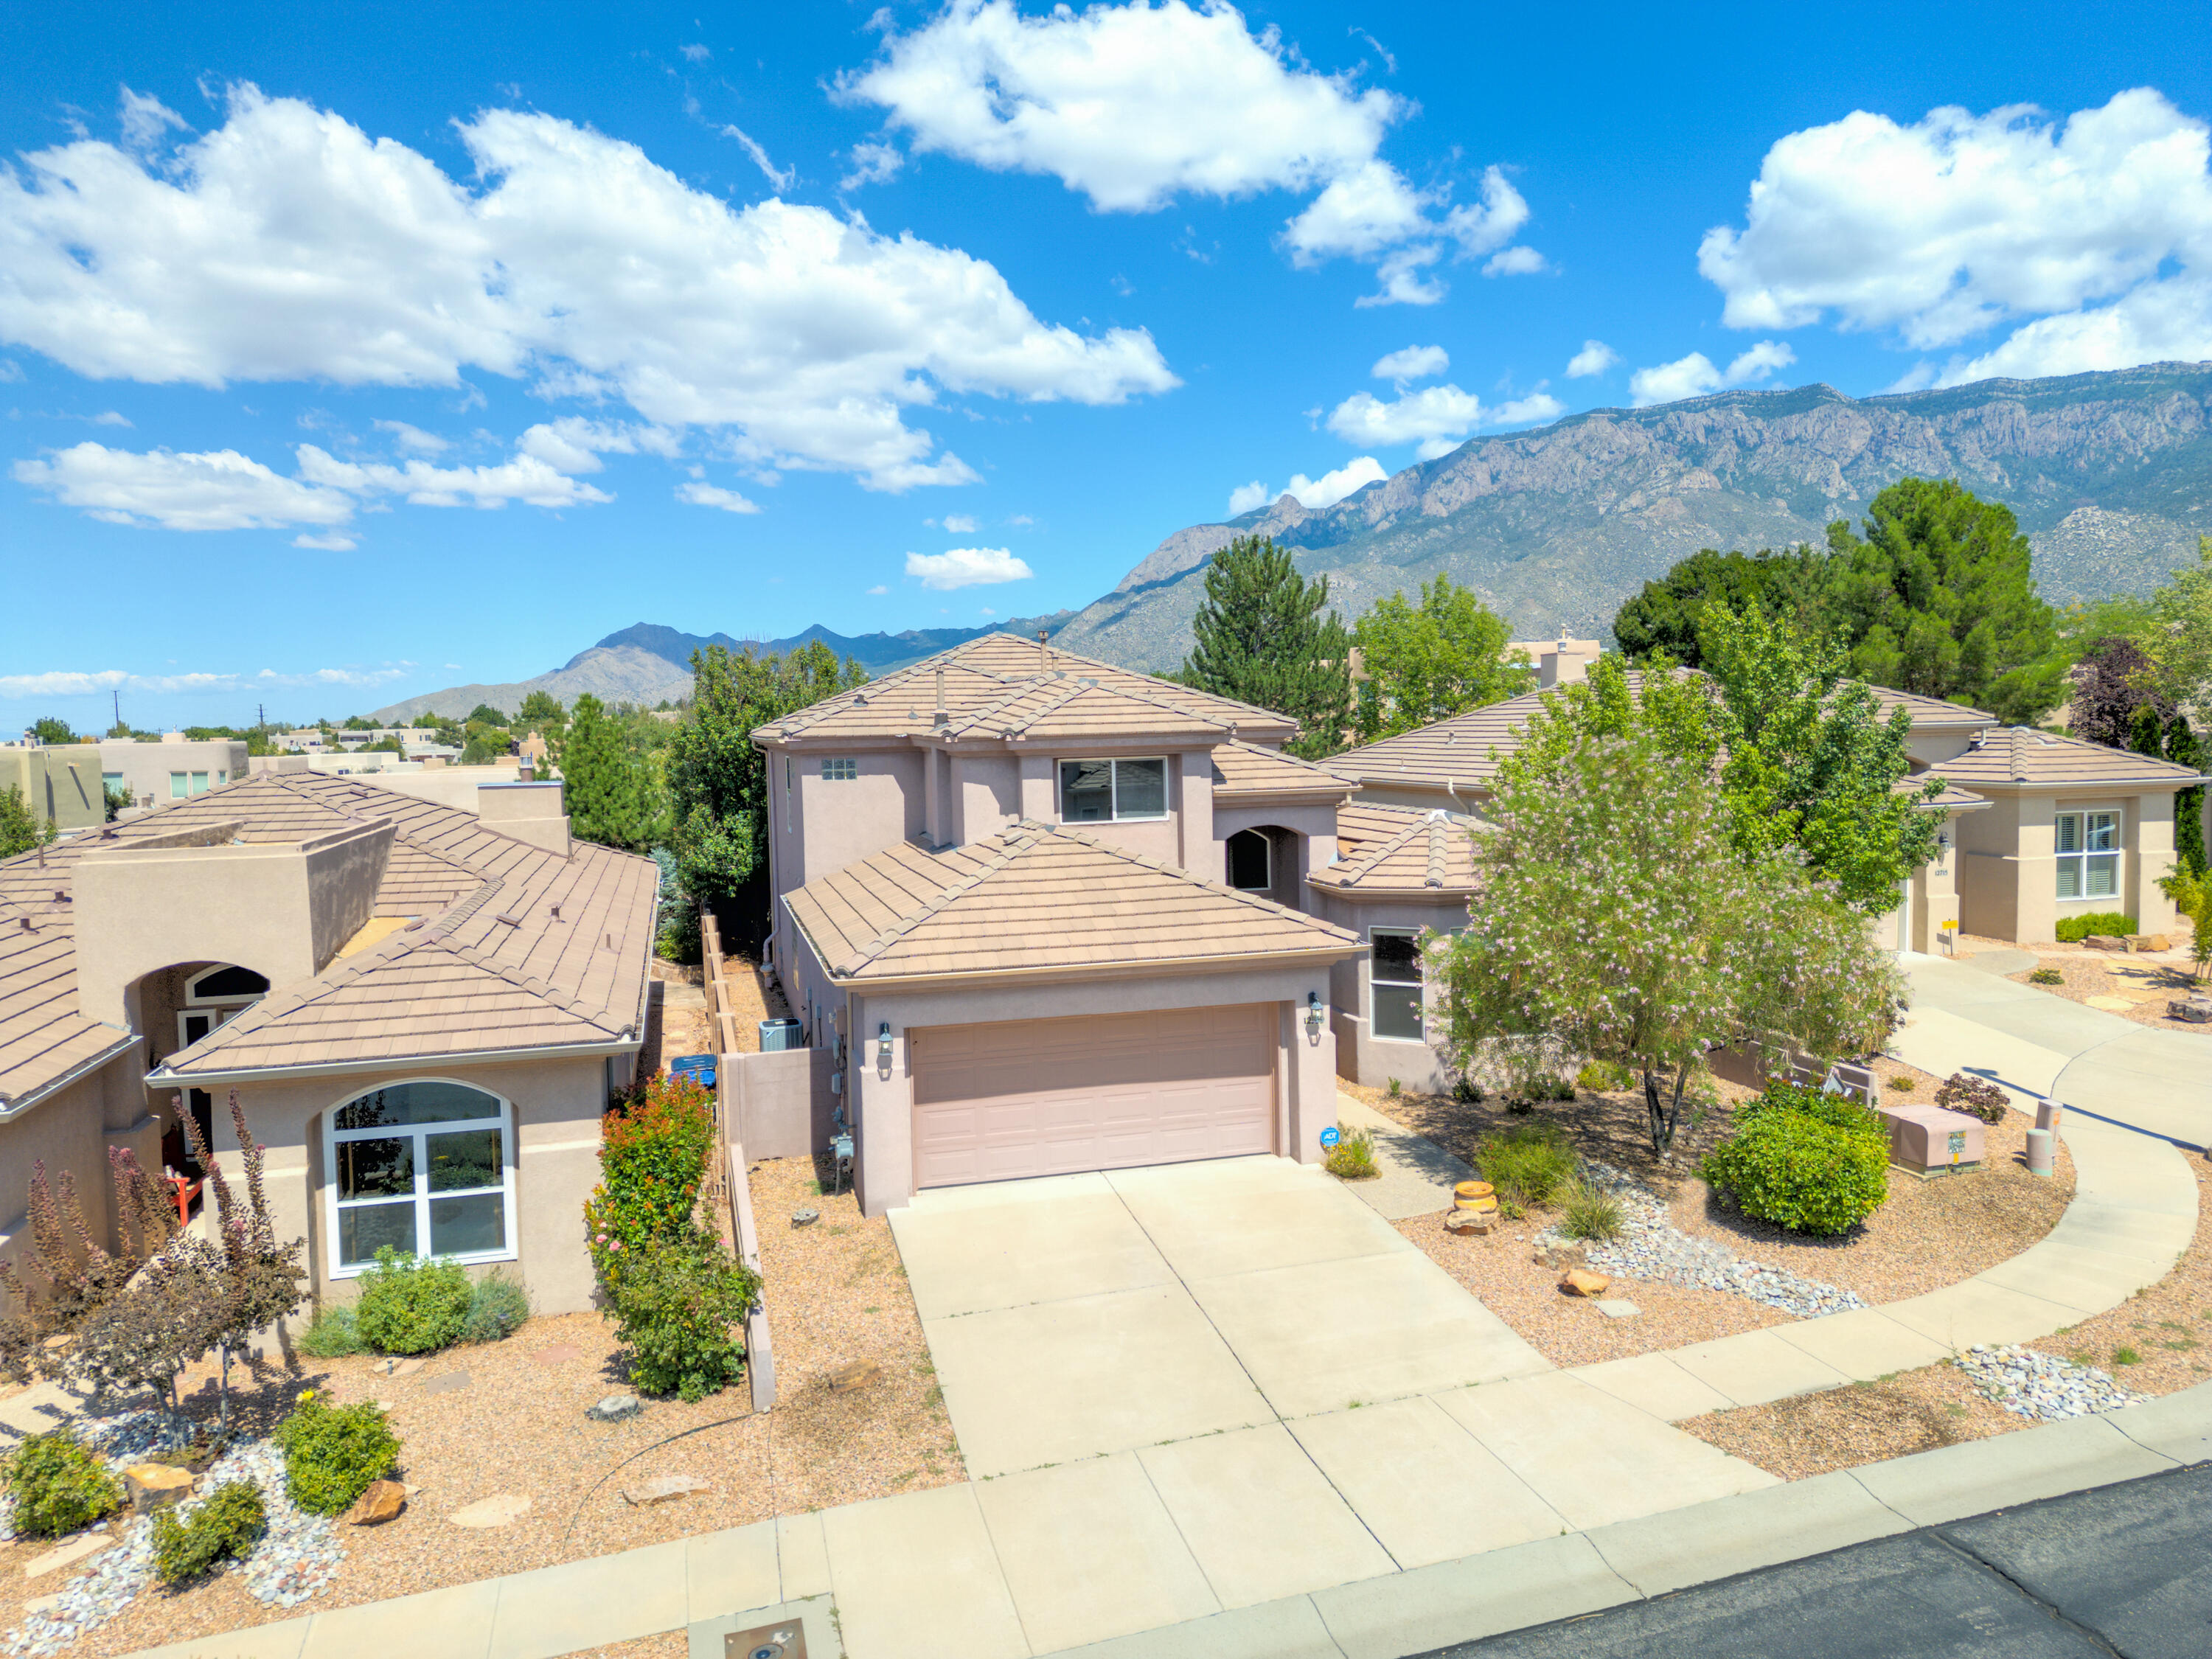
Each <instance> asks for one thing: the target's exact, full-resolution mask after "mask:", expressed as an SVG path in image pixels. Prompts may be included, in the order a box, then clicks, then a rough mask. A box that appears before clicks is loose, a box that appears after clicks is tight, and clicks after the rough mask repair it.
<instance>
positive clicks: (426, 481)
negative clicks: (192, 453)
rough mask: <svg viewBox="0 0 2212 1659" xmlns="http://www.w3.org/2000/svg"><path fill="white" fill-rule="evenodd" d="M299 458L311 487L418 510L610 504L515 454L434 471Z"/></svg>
mask: <svg viewBox="0 0 2212 1659" xmlns="http://www.w3.org/2000/svg"><path fill="white" fill-rule="evenodd" d="M299 458H300V476H301V477H302V478H303V479H305V480H306V481H307V483H310V484H321V485H324V486H326V487H328V488H330V489H342V490H344V491H345V492H346V493H348V494H349V495H356V496H376V495H400V496H404V497H405V498H406V499H407V500H408V501H410V502H412V503H413V504H414V505H415V506H416V507H464V506H467V507H486V508H491V507H505V506H506V505H507V503H508V502H509V501H523V502H526V503H527V504H528V505H530V506H532V507H586V506H595V505H598V504H599V503H601V502H605V501H612V500H613V499H614V497H613V496H611V495H607V494H606V493H605V491H603V490H599V489H594V488H592V486H591V485H590V484H587V483H577V482H576V480H575V479H574V478H572V477H569V476H568V474H567V473H565V472H562V471H559V470H557V469H556V468H555V467H554V466H553V465H550V463H548V462H546V461H544V460H541V459H538V457H537V456H535V455H527V454H518V455H515V456H513V458H511V459H507V460H505V461H502V462H501V463H500V464H499V465H496V466H433V465H431V464H430V463H429V462H428V461H409V462H407V463H406V464H405V465H401V466H392V465H388V464H386V463H384V462H380V461H373V462H368V463H366V464H363V463H361V462H357V461H342V460H340V459H337V457H336V456H335V455H331V454H329V453H326V452H325V451H323V450H321V449H318V448H317V447H315V446H314V445H313V444H301V446H300V449H299Z"/></svg>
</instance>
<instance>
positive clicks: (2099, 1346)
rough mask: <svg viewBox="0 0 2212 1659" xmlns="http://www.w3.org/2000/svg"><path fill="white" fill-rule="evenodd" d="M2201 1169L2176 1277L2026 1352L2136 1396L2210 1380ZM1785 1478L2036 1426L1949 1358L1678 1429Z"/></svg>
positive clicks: (2209, 1288)
mask: <svg viewBox="0 0 2212 1659" xmlns="http://www.w3.org/2000/svg"><path fill="white" fill-rule="evenodd" d="M2193 1161H2194V1162H2195V1164H2196V1166H2197V1179H2198V1181H2199V1182H2200V1183H2203V1184H2201V1185H2200V1186H2199V1188H2198V1193H2197V1198H2198V1209H2197V1236H2196V1238H2195V1239H2194V1240H2193V1241H2192V1242H2191V1245H2190V1247H2189V1249H2188V1250H2187V1251H2185V1253H2184V1254H2183V1255H2182V1258H2181V1261H2180V1262H2179V1265H2178V1266H2176V1267H2175V1268H2174V1270H2173V1272H2172V1273H2169V1274H2168V1275H2167V1276H2166V1278H2164V1279H2160V1281H2159V1282H2158V1283H2157V1284H2155V1285H2152V1286H2151V1287H2150V1288H2149V1289H2148V1290H2146V1291H2140V1292H2139V1293H2137V1294H2136V1296H2134V1297H2130V1299H2129V1300H2127V1301H2125V1302H2124V1303H2122V1304H2120V1305H2119V1306H2118V1307H2117V1308H2114V1309H2112V1310H2110V1311H2109V1312H2106V1313H2101V1314H2099V1315H2098V1316H2096V1317H2095V1318H2093V1319H2087V1320H2084V1321H2083V1322H2081V1324H2079V1325H2075V1326H2074V1327H2072V1328H2069V1329H2067V1330H2063V1331H2058V1332H2054V1333H2053V1334H2051V1335H2050V1336H2047V1337H2044V1338H2042V1339H2041V1340H2038V1341H2034V1342H2030V1343H2027V1344H2026V1345H2024V1346H2027V1347H2031V1348H2035V1349H2039V1350H2040V1351H2042V1352H2045V1353H2048V1354H2052V1355H2056V1356H2057V1357H2058V1358H2063V1359H2079V1360H2081V1361H2084V1362H2086V1363H2087V1364H2093V1365H2096V1366H2098V1367H2099V1368H2100V1369H2102V1370H2107V1371H2110V1372H2111V1373H2112V1376H2114V1377H2116V1378H2117V1379H2118V1381H2119V1383H2121V1384H2122V1386H2124V1387H2125V1388H2130V1389H2135V1390H2136V1392H2137V1393H2139V1394H2148V1395H2164V1394H2172V1393H2174V1392H2176V1391H2177V1390H2179V1389H2188V1388H2194V1387H2196V1386H2197V1384H2198V1383H2203V1382H2207V1381H2212V1165H2207V1164H2205V1163H2204V1162H2203V1160H2202V1159H2196V1160H2193ZM1680 1426H1681V1427H1682V1428H1683V1429H1685V1430H1686V1431H1688V1432H1690V1433H1692V1434H1694V1435H1696V1436H1697V1437H1699V1439H1700V1440H1704V1441H1707V1442H1709V1443H1711V1444H1713V1445H1716V1446H1718V1447H1720V1448H1721V1449H1723V1451H1730V1452H1734V1453H1735V1454H1736V1455H1738V1456H1740V1457H1742V1458H1745V1459H1747V1460H1748V1461H1749V1462H1753V1463H1756V1464H1758V1465H1759V1468H1763V1469H1765V1470H1766V1471H1767V1472H1768V1473H1770V1474H1777V1475H1780V1476H1782V1477H1784V1479H1786V1480H1798V1479H1801V1478H1802V1477H1803V1476H1806V1475H1811V1474H1826V1473H1827V1472H1828V1471H1830V1470H1832V1469H1844V1468H1852V1467H1853V1466H1854V1465H1857V1464H1860V1463H1871V1462H1877V1461H1879V1460H1881V1459H1882V1458H1885V1457H1899V1456H1902V1455H1905V1453H1907V1452H1913V1451H1926V1450H1929V1449H1932V1448H1934V1447H1936V1446H1942V1445H1948V1444H1950V1443H1953V1442H1954V1441H1960V1440H1980V1439H1984V1438H1986V1437H1989V1436H1990V1435H1996V1434H2009V1433H2011V1432H2012V1431H2014V1430H2015V1429H2026V1428H2033V1427H2034V1426H2035V1424H2034V1422H2033V1420H2032V1419H2028V1418H2025V1417H2015V1416H2014V1415H2013V1414H2012V1413H2010V1412H2007V1411H2002V1410H2000V1409H1999V1408H1998V1407H1996V1406H1995V1405H1993V1404H1991V1403H1990V1401H1988V1400H1987V1399H1986V1398H1985V1397H1984V1395H1982V1394H1981V1393H1980V1391H1979V1390H1978V1389H1975V1388H1974V1387H1973V1385H1972V1383H1969V1382H1967V1380H1966V1376H1965V1374H1964V1373H1962V1372H1961V1371H1960V1370H1958V1369H1957V1367H1955V1366H1954V1365H1952V1364H1949V1363H1948V1362H1943V1363H1940V1364H1934V1365H1928V1366H1923V1367H1922V1368H1921V1369H1920V1370H1915V1371H1906V1372H1904V1373H1902V1374H1901V1375H1899V1376H1894V1377H1891V1378H1887V1379H1886V1380H1884V1381H1881V1382H1878V1383H1861V1384H1859V1385H1857V1387H1854V1388H1849V1389H1834V1390H1832V1391H1831V1392H1829V1393H1826V1394H1817V1395H1799V1396H1797V1397H1796V1398H1795V1399H1792V1400H1781V1401H1775V1402H1774V1403H1773V1404H1771V1405H1766V1406H1746V1407H1741V1408H1739V1409H1737V1410H1735V1411H1727V1412H1713V1413H1709V1414H1708V1415H1706V1416H1704V1417H1698V1418H1692V1419H1690V1420H1688V1421H1687V1422H1685V1423H1683V1424H1682V1425H1680Z"/></svg>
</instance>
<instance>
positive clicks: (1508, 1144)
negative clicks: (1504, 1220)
mask: <svg viewBox="0 0 2212 1659" xmlns="http://www.w3.org/2000/svg"><path fill="white" fill-rule="evenodd" d="M1474 1163H1475V1167H1476V1168H1477V1169H1478V1170H1480V1171H1481V1173H1482V1178H1483V1179H1484V1180H1485V1181H1487V1182H1489V1183H1490V1184H1491V1185H1492V1187H1494V1188H1497V1191H1498V1208H1499V1209H1500V1210H1502V1211H1504V1212H1505V1214H1507V1215H1509V1216H1516V1215H1519V1214H1521V1213H1522V1212H1524V1211H1526V1210H1528V1209H1529V1208H1531V1207H1533V1206H1537V1205H1541V1204H1548V1203H1550V1202H1551V1201H1552V1199H1553V1196H1554V1195H1555V1194H1557V1193H1558V1192H1559V1189H1560V1188H1563V1187H1565V1185H1566V1184H1567V1183H1568V1182H1570V1181H1571V1180H1572V1179H1574V1175H1575V1149H1574V1145H1573V1143H1572V1142H1571V1141H1570V1140H1569V1139H1567V1132H1566V1131H1565V1129H1563V1128H1561V1127H1559V1125H1558V1124H1556V1123H1553V1122H1552V1121H1550V1120H1549V1119H1540V1120H1538V1121H1534V1122H1531V1123H1516V1124H1514V1125H1513V1126H1512V1127H1510V1128H1507V1129H1504V1130H1501V1131H1499V1132H1498V1133H1497V1134H1494V1135H1489V1136H1486V1137H1485V1138H1484V1139H1481V1140H1479V1141H1477V1142H1476V1143H1475V1146H1474Z"/></svg>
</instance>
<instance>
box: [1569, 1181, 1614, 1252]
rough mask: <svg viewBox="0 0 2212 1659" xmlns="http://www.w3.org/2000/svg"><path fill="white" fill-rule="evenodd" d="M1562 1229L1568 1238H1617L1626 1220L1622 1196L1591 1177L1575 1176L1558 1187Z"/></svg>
mask: <svg viewBox="0 0 2212 1659" xmlns="http://www.w3.org/2000/svg"><path fill="white" fill-rule="evenodd" d="M1626 1225H1627V1216H1626V1212H1624V1211H1623V1209H1622V1206H1621V1202H1620V1197H1619V1196H1618V1195H1617V1194H1614V1193H1612V1192H1609V1191H1608V1190H1607V1189H1606V1188H1603V1187H1601V1186H1599V1185H1597V1183H1596V1182H1593V1181H1592V1180H1590V1178H1589V1176H1588V1175H1587V1174H1583V1175H1578V1176H1575V1177H1574V1178H1573V1179H1571V1180H1570V1181H1569V1182H1567V1183H1566V1184H1565V1186H1563V1187H1562V1188H1559V1231H1561V1232H1563V1233H1565V1235H1566V1236H1567V1237H1569V1238H1584V1239H1595V1240H1602V1239H1608V1238H1618V1237H1620V1234H1621V1230H1622V1228H1624V1227H1625V1226H1626Z"/></svg>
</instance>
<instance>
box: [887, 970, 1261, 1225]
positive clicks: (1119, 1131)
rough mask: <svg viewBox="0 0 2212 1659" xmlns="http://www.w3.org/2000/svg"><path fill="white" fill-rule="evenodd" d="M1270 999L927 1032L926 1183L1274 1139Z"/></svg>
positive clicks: (1193, 1153) (919, 1100)
mask: <svg viewBox="0 0 2212 1659" xmlns="http://www.w3.org/2000/svg"><path fill="white" fill-rule="evenodd" d="M1274 1052H1275V1010H1274V1007H1273V1005H1272V1004H1246V1005H1241V1006H1229V1007H1218V1008H1189V1009H1173V1010H1168V1011H1164V1012H1159V1013H1152V1014H1140V1015H1107V1016H1099V1017H1096V1018H1073V1019H1051V1020H1029V1021H1020V1022H1010V1023H1008V1024H1000V1025H970V1026H955V1027H949V1028H939V1029H934V1030H921V1031H917V1032H916V1033H915V1043H914V1066H915V1073H914V1098H915V1137H914V1146H915V1184H916V1185H917V1186H921V1187H937V1186H951V1185H957V1184H958V1183H961V1182H971V1181H994V1180H1009V1179H1014V1178H1017V1177H1020V1176H1037V1175H1057V1174H1066V1173H1072V1172H1074V1171H1077V1170H1101V1169H1121V1168H1127V1167H1128V1166H1130V1165H1132V1164H1158V1163H1171V1162H1175V1161H1177V1160H1181V1159H1188V1158H1224V1157H1234V1156H1237V1155H1240V1154H1244V1153H1249V1152H1272V1151H1273V1149H1274Z"/></svg>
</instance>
